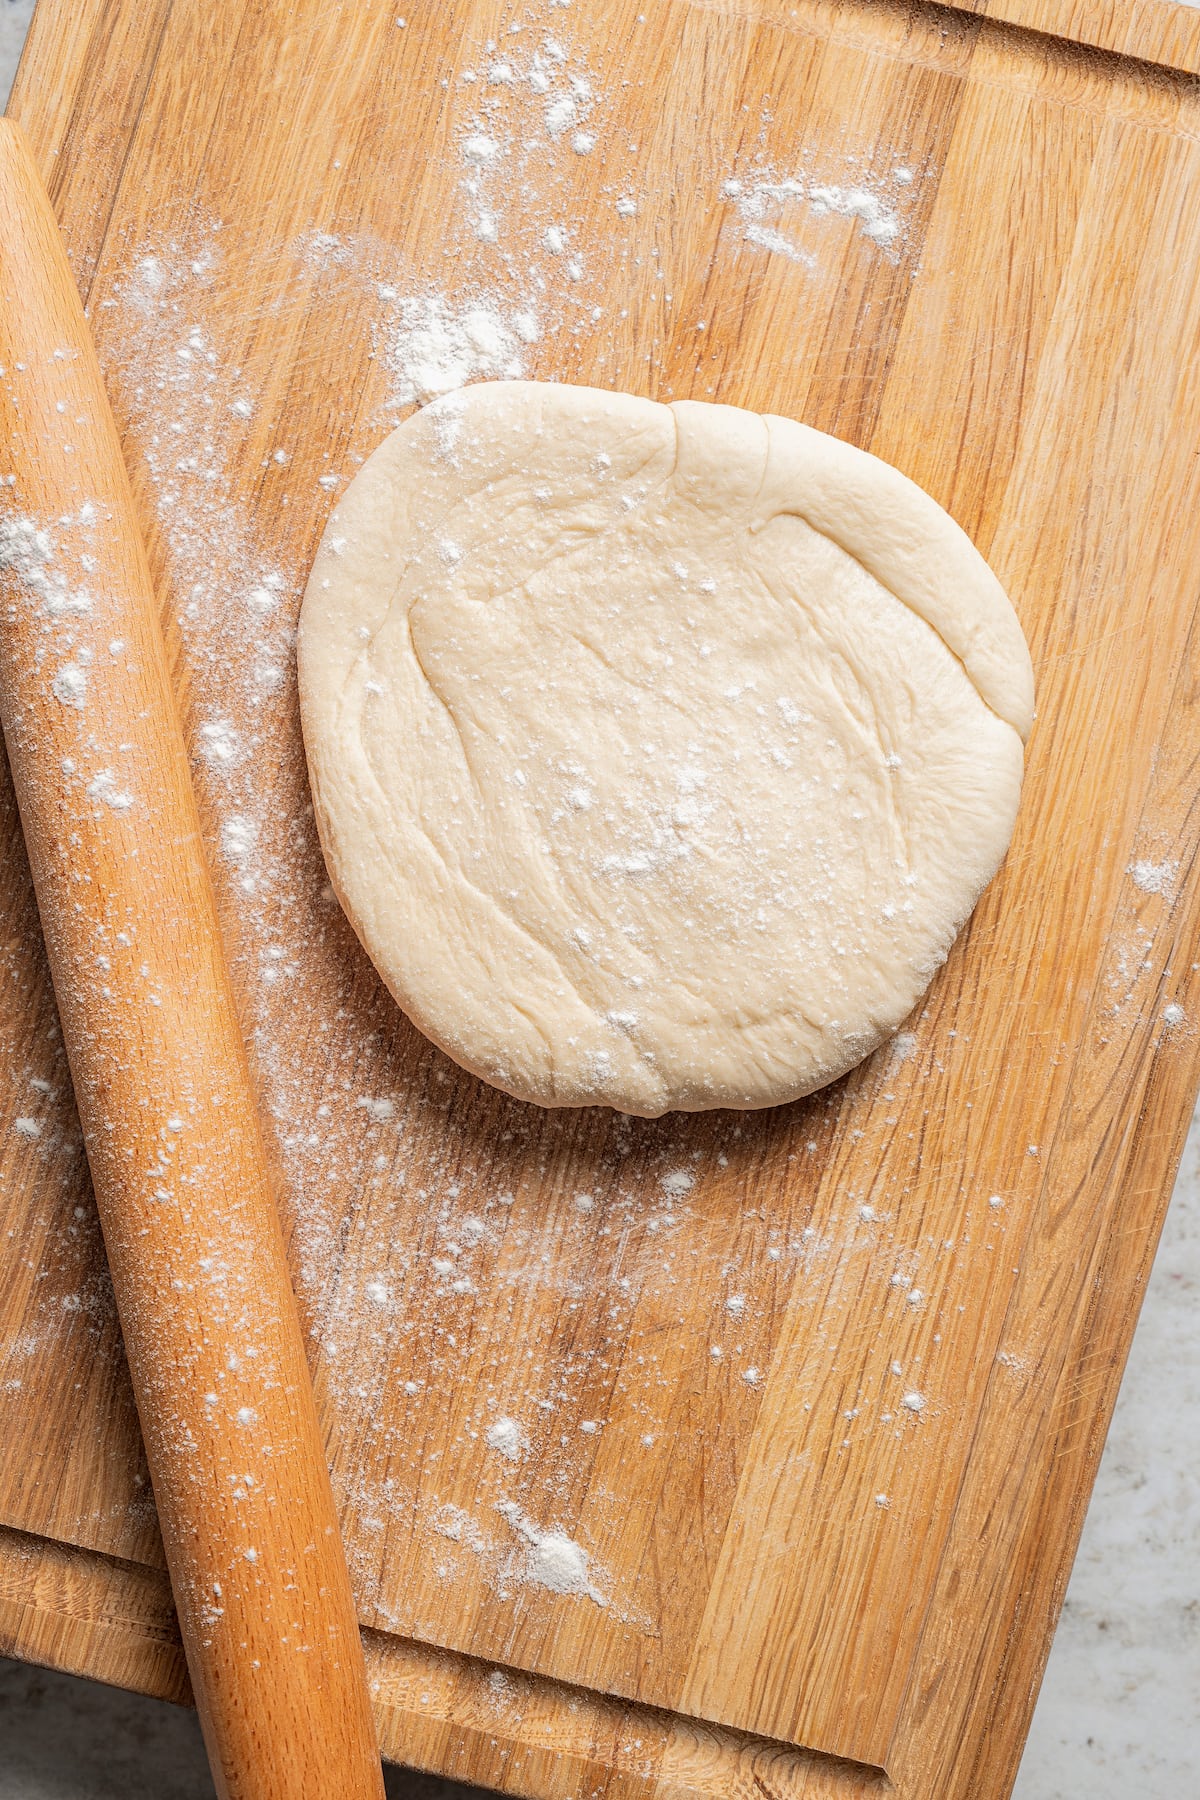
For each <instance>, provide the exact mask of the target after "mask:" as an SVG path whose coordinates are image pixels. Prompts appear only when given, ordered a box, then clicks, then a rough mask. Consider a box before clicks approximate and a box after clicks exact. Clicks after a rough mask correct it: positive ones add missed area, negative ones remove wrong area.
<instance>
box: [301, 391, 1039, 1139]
mask: <svg viewBox="0 0 1200 1800" xmlns="http://www.w3.org/2000/svg"><path fill="white" fill-rule="evenodd" d="M299 658H300V699H301V706H302V713H303V724H304V739H305V745H306V749H307V754H308V762H309V769H310V772H311V776H312V788H313V797H314V801H315V805H316V816H317V823H318V827H319V830H320V834H321V842H322V845H323V846H324V851H325V857H326V861H327V863H328V865H329V872H330V875H331V877H332V879H333V883H334V886H335V888H336V890H337V893H338V895H339V897H340V899H341V901H342V904H343V906H344V907H345V909H346V911H347V913H348V914H349V916H350V919H351V921H352V922H353V924H354V928H355V930H356V931H357V933H358V935H359V937H360V938H361V939H362V942H363V944H364V945H365V947H366V949H367V952H368V954H369V955H370V957H371V959H372V961H373V962H374V963H375V966H376V968H377V969H378V970H379V972H380V974H381V975H382V976H383V979H384V980H385V981H386V982H387V984H388V986H389V988H390V989H391V991H392V993H393V994H394V995H395V997H396V999H397V1000H398V1001H399V1003H400V1005H401V1006H402V1007H403V1008H404V1010H405V1012H406V1013H408V1015H409V1017H410V1018H411V1019H412V1020H413V1021H414V1022H415V1023H416V1024H417V1025H418V1026H419V1027H420V1029H421V1030H422V1031H423V1032H425V1033H426V1034H427V1035H428V1036H429V1037H431V1038H432V1039H433V1040H434V1042H435V1043H437V1044H440V1045H441V1047H442V1048H443V1049H444V1050H445V1051H446V1052H447V1053H448V1054H449V1055H450V1056H452V1057H453V1058H454V1059H455V1061H456V1062H459V1063H461V1064H463V1065H464V1066H465V1067H466V1068H468V1069H472V1070H474V1071H475V1073H476V1074H478V1075H482V1076H483V1077H484V1079H485V1080H487V1081H490V1082H494V1083H495V1084H496V1085H497V1086H499V1087H502V1088H505V1089H507V1090H508V1092H509V1093H511V1094H515V1095H517V1096H518V1098H520V1099H523V1100H532V1101H536V1102H537V1103H538V1104H539V1105H542V1106H582V1105H589V1104H594V1103H602V1104H605V1105H608V1106H613V1107H617V1108H620V1109H621V1110H622V1111H624V1112H632V1113H640V1114H643V1115H646V1116H649V1117H654V1116H656V1115H658V1114H659V1113H662V1112H665V1111H667V1110H668V1109H670V1108H682V1109H686V1110H690V1111H694V1110H699V1109H703V1108H707V1107H715V1106H734V1107H756V1106H772V1105H775V1104H776V1103H778V1102H780V1101H784V1100H790V1099H793V1098H795V1097H796V1096H797V1095H800V1094H806V1093H809V1092H810V1091H811V1090H812V1089H813V1088H817V1087H820V1086H821V1085H822V1084H823V1083H825V1082H828V1081H832V1080H834V1078H835V1077H836V1076H838V1075H840V1074H842V1073H843V1072H844V1071H845V1070H846V1069H848V1068H850V1067H851V1066H852V1064H854V1063H856V1062H858V1061H859V1059H860V1058H861V1057H863V1056H865V1055H866V1054H867V1053H868V1051H870V1050H873V1049H874V1048H875V1046H876V1045H877V1044H879V1043H880V1041H881V1040H882V1039H883V1038H885V1037H886V1036H887V1035H888V1034H889V1033H890V1032H892V1031H894V1030H895V1028H896V1027H897V1026H898V1025H899V1024H900V1022H901V1021H902V1020H903V1019H904V1017H905V1015H906V1014H907V1013H908V1012H909V1011H910V1009H911V1008H912V1006H913V1004H914V1002H915V1001H916V1000H917V999H918V998H919V996H920V995H921V993H922V992H923V991H924V989H925V987H926V986H927V984H928V982H929V980H930V978H931V977H932V975H933V974H934V971H935V970H936V969H937V968H938V966H939V964H940V963H941V962H942V961H943V959H944V958H945V956H946V953H947V951H948V950H949V948H950V945H951V943H952V942H953V940H954V936H955V933H956V932H957V931H958V929H959V927H960V926H961V925H962V923H963V921H964V920H965V919H966V918H967V916H968V914H969V913H970V911H971V908H972V907H973V906H974V904H975V901H976V899H977V898H978V896H979V893H980V891H981V890H982V889H983V887H984V886H985V885H986V884H987V882H988V881H989V880H990V879H991V877H992V875H993V874H994V872H995V870H996V867H997V865H998V864H999V862H1000V859H1001V857H1002V856H1003V854H1004V851H1005V848H1006V846H1007V844H1008V840H1009V836H1010V834H1011V832H1012V826H1013V819H1014V816H1015V814H1016V810H1017V800H1018V796H1019V793H1020V787H1021V775H1022V743H1023V740H1024V738H1025V736H1026V735H1027V733H1028V730H1029V725H1030V721H1031V718H1032V707H1033V677H1032V671H1031V668H1030V662H1029V653H1028V650H1027V649H1026V646H1025V640H1024V638H1023V636H1022V635H1021V629H1020V626H1019V625H1018V623H1017V620H1016V616H1015V614H1014V613H1013V610H1012V607H1011V606H1010V605H1009V602H1008V600H1007V599H1006V598H1005V595H1004V593H1003V590H1002V589H1001V587H1000V585H999V583H998V582H997V580H996V578H995V576H994V575H993V574H992V573H991V571H990V570H989V569H988V567H987V565H986V563H985V562H984V561H983V559H982V558H981V557H980V556H979V554H978V552H977V551H976V550H975V549H974V547H973V546H972V544H971V543H970V541H969V540H968V539H967V538H966V537H965V536H964V535H963V533H962V532H961V531H960V530H959V528H958V526H957V525H955V524H954V522H953V520H951V519H950V518H949V517H948V516H947V514H945V513H944V512H943V511H942V510H941V508H940V507H939V506H937V505H936V503H935V502H934V501H933V500H931V499H930V498H929V496H928V495H927V494H925V493H923V492H922V491H921V489H920V488H918V487H916V486H915V485H914V484H913V483H912V482H911V481H909V480H908V479H907V478H906V477H905V476H903V475H901V474H899V473H898V472H897V471H896V470H895V469H893V468H891V467H890V466H889V465H888V464H886V463H883V462H880V461H878V460H877V459H876V458H875V457H872V456H868V455H867V454H866V453H865V452H863V451H861V450H856V449H854V448H853V447H852V446H850V445H849V444H844V443H842V442H840V441H839V440H837V439H835V438H831V437H827V436H825V435H824V434H823V433H820V432H817V431H813V430H811V429H809V428H808V427H807V426H804V425H799V424H797V423H795V422H794V421H793V420H791V419H780V418H770V417H768V418H763V417H759V416H758V415H757V414H755V413H749V412H743V411H741V410H739V409H737V408H734V407H726V406H709V405H705V404H702V403H700V402H695V401H682V402H678V403H676V404H675V405H672V406H661V405H658V404H655V403H654V402H651V401H649V400H639V399H634V398H632V397H630V396H629V395H626V394H614V393H605V392H600V391H598V390H593V389H590V388H579V387H568V386H563V385H558V384H552V383H539V382H523V381H513V382H492V383H485V384H480V385H478V386H474V387H470V388H467V389H466V390H463V391H460V392H457V393H453V394H450V395H447V396H445V397H443V398H442V399H440V400H438V401H436V402H435V403H434V404H433V405H431V406H428V407H426V408H425V410H424V411H423V412H420V413H417V414H416V415H415V416H414V417H412V418H410V419H409V420H408V421H407V422H406V423H405V424H404V425H402V426H400V428H399V429H398V430H397V431H394V432H393V433H392V435H391V436H390V437H389V438H388V439H387V440H386V441H385V442H384V443H383V444H382V445H380V447H379V449H378V450H376V451H375V453H374V455H372V456H371V457H370V458H369V459H368V461H367V462H366V464H365V465H364V467H363V468H362V470H361V471H360V473H359V474H358V475H357V476H356V477H355V479H354V481H353V482H352V483H351V485H350V487H349V488H348V489H347V491H346V494H345V495H344V497H343V499H342V501H341V503H340V505H339V506H338V508H337V510H336V511H335V513H334V514H333V517H332V519H331V520H330V523H329V526H328V529H327V530H326V532H325V536H324V538H323V539H322V542H321V547H320V550H319V552H318V555H317V560H316V564H315V567H314V569H313V573H312V576H311V578H310V580H309V584H308V590H307V593H306V594H305V598H304V608H303V612H302V615H301V620H300V641H299Z"/></svg>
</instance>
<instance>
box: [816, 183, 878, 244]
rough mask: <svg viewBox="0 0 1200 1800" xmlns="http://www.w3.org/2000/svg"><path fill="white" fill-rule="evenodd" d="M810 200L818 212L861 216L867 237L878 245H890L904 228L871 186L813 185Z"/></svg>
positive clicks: (864, 234) (848, 217) (848, 216)
mask: <svg viewBox="0 0 1200 1800" xmlns="http://www.w3.org/2000/svg"><path fill="white" fill-rule="evenodd" d="M808 202H809V205H810V206H811V207H812V210H813V211H814V212H815V213H818V214H820V213H825V212H832V213H838V214H840V215H841V217H842V218H845V219H858V220H859V221H860V223H861V226H862V234H863V236H864V237H866V238H870V239H871V240H872V242H874V243H876V244H890V243H891V242H892V241H893V239H894V238H895V237H896V235H897V233H898V232H899V230H900V221H899V219H898V218H897V216H896V214H895V213H894V212H893V211H892V209H891V208H890V207H888V206H885V205H884V204H883V202H882V201H881V200H880V198H879V196H878V194H873V193H871V192H870V191H869V190H868V189H867V188H862V187H850V188H846V187H812V188H810V189H809V190H808Z"/></svg>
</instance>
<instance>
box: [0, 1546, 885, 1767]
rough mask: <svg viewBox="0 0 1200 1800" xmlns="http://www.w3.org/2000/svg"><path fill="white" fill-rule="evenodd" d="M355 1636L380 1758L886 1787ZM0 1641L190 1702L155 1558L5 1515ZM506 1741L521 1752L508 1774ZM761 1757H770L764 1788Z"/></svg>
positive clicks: (768, 1748) (520, 1676) (822, 1760)
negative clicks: (27, 1525) (125, 1555)
mask: <svg viewBox="0 0 1200 1800" xmlns="http://www.w3.org/2000/svg"><path fill="white" fill-rule="evenodd" d="M363 1643H364V1648H365V1650H366V1656H367V1669H368V1676H369V1679H370V1684H371V1690H372V1699H373V1704H374V1708H375V1718H376V1724H377V1727H378V1730H379V1738H380V1746H381V1751H382V1754H383V1757H384V1759H385V1761H390V1762H397V1763H403V1764H404V1765H405V1766H407V1767H411V1768H417V1769H421V1770H424V1771H425V1772H427V1773H430V1774H437V1775H443V1776H446V1777H448V1778H451V1779H459V1780H469V1781H471V1782H472V1783H479V1782H491V1783H493V1784H494V1785H496V1786H500V1785H501V1784H503V1785H504V1787H505V1788H506V1789H507V1791H509V1792H516V1793H521V1794H524V1795H526V1796H527V1800H562V1795H563V1794H564V1791H570V1792H573V1793H574V1794H575V1795H577V1796H579V1800H583V1796H584V1795H586V1794H587V1793H589V1792H590V1791H591V1786H592V1784H593V1783H594V1781H595V1778H596V1776H597V1775H599V1774H603V1775H605V1776H606V1777H612V1776H617V1777H619V1778H620V1780H621V1782H622V1785H621V1788H620V1792H621V1796H622V1800H726V1797H727V1796H729V1795H731V1794H735V1795H740V1794H742V1793H750V1792H751V1791H755V1792H759V1793H763V1792H768V1791H769V1792H771V1793H772V1795H773V1796H777V1797H778V1800H854V1796H866V1795H872V1794H878V1793H880V1792H882V1791H884V1790H885V1789H886V1787H887V1782H886V1778H885V1777H884V1775H883V1773H882V1771H880V1770H873V1769H868V1768H865V1767H860V1766H858V1765H855V1764H852V1763H845V1762H842V1761H840V1760H838V1759H837V1758H832V1757H824V1756H820V1755H819V1754H817V1753H815V1752H812V1751H806V1750H798V1749H793V1748H791V1747H790V1746H787V1745H784V1744H778V1743H773V1742H770V1741H767V1740H764V1739H761V1738H754V1737H750V1736H747V1735H745V1734H742V1733H738V1732H733V1731H725V1730H722V1729H721V1728H720V1727H717V1726H711V1725H708V1724H705V1723H703V1722H701V1721H698V1720H690V1719H686V1718H681V1717H678V1716H673V1715H671V1714H668V1713H665V1712H662V1711H660V1710H659V1709H657V1708H655V1707H648V1706H638V1705H635V1704H632V1703H626V1702H622V1701H617V1700H611V1699H608V1698H606V1697H605V1696H603V1695H599V1694H594V1693H591V1692H588V1691H587V1690H584V1689H581V1688H571V1687H569V1686H567V1685H565V1684H563V1683H560V1682H555V1681H551V1680H548V1679H546V1678H544V1677H542V1676H537V1675H527V1674H524V1673H523V1672H520V1671H516V1670H504V1669H500V1668H498V1667H497V1665H495V1664H494V1663H489V1662H483V1661H480V1660H478V1659H476V1658H474V1657H469V1656H463V1655H461V1654H460V1653H458V1652H455V1651H448V1650H437V1649H433V1648H430V1647H428V1646H426V1645H423V1644H417V1643H415V1642H413V1641H412V1640H409V1639H399V1638H391V1637H389V1636H387V1635H386V1634H385V1633H383V1632H379V1631H373V1630H370V1629H364V1631H363ZM0 1654H3V1655H6V1656H11V1657H14V1658H17V1659H18V1660H20V1661H24V1662H30V1663H35V1664H37V1665H39V1666H41V1667H43V1668H48V1669H54V1670H56V1671H58V1672H60V1673H62V1674H67V1675H77V1676H82V1677H85V1678H87V1679H90V1680H93V1681H100V1682H103V1683H105V1684H107V1685H109V1686H113V1687H120V1688H123V1689H125V1690H127V1691H130V1692H133V1693H138V1694H144V1695H146V1696H148V1697H149V1698H151V1699H155V1700H164V1701H167V1702H170V1703H173V1704H175V1705H181V1706H190V1705H191V1704H192V1696H191V1687H190V1683H189V1681H188V1676H187V1668H186V1664H185V1662H184V1657H183V1650H182V1646H181V1644H180V1641H179V1636H178V1628H177V1625H176V1621H175V1611H174V1606H173V1603H172V1599H171V1590H170V1585H169V1582H168V1580H167V1577H166V1573H165V1571H161V1570H157V1569H148V1568H144V1567H142V1566H141V1565H139V1564H135V1563H126V1562H122V1561H120V1560H119V1559H117V1558H115V1557H108V1556H104V1555H102V1554H100V1553H99V1552H98V1551H91V1550H81V1549H77V1548H74V1547H70V1546H67V1545H64V1544H59V1543H56V1542H54V1541H53V1540H51V1539H48V1538H39V1537H34V1536H32V1535H31V1534H29V1533H27V1532H22V1531H17V1530H14V1529H12V1528H11V1527H9V1526H0ZM514 1756H516V1757H517V1759H518V1760H519V1761H522V1762H523V1763H526V1764H530V1765H532V1766H531V1767H530V1768H529V1770H528V1773H527V1774H526V1776H525V1777H524V1778H523V1781H522V1785H521V1786H520V1787H519V1788H516V1787H514V1786H513V1785H512V1781H513V1773H514V1769H513V1757H514ZM468 1763H469V1767H466V1766H465V1765H467V1764H468ZM539 1764H540V1765H541V1767H540V1768H539V1767H538V1765H539ZM760 1768H761V1769H763V1770H766V1769H769V1770H770V1776H771V1786H770V1788H769V1789H768V1788H767V1787H765V1786H763V1785H762V1777H761V1775H756V1770H758V1769H760ZM564 1781H565V1782H566V1783H567V1788H566V1790H564ZM814 1783H815V1785H814Z"/></svg>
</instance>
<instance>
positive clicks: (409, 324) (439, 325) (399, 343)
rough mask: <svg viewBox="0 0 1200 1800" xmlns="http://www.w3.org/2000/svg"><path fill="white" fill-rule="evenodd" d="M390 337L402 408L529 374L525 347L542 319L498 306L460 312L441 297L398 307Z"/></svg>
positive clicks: (479, 305) (534, 339) (483, 305)
mask: <svg viewBox="0 0 1200 1800" xmlns="http://www.w3.org/2000/svg"><path fill="white" fill-rule="evenodd" d="M396 310H397V317H396V319H395V321H394V323H393V324H392V325H391V327H390V330H389V333H388V338H389V341H388V350H387V362H388V366H389V367H390V368H391V370H392V371H393V373H394V375H395V377H396V390H395V397H396V400H397V401H398V402H399V404H400V405H402V406H407V405H410V404H411V403H412V402H413V401H415V400H432V399H434V398H436V397H437V396H438V395H440V394H445V393H448V392H449V391H450V390H451V389H452V388H459V387H462V386H463V384H464V382H467V381H477V380H481V379H484V378H490V377H499V376H503V377H504V378H505V379H506V380H514V379H516V378H518V377H519V376H521V375H523V374H524V372H525V369H524V364H523V363H522V361H521V350H522V347H523V346H524V345H528V344H535V343H536V342H537V340H538V337H539V335H540V327H539V324H538V319H537V314H536V313H534V312H532V311H530V310H529V309H528V308H527V307H524V306H520V307H519V308H518V309H517V310H516V311H515V312H505V311H502V310H501V308H500V306H498V305H497V304H496V303H495V302H492V303H491V304H486V303H482V302H475V303H472V304H470V305H468V306H466V307H465V308H463V309H462V310H458V311H456V310H455V309H454V308H453V307H452V306H451V305H450V304H449V303H448V302H447V301H445V300H443V299H441V298H440V297H439V296H438V295H436V294H426V295H414V296H412V297H411V298H407V299H404V300H401V301H399V303H398V305H397V309H396Z"/></svg>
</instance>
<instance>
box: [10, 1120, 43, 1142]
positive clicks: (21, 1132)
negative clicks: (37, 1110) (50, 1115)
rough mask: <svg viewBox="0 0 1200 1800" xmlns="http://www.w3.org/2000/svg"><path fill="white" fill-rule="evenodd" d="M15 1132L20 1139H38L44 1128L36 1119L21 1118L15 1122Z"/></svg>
mask: <svg viewBox="0 0 1200 1800" xmlns="http://www.w3.org/2000/svg"><path fill="white" fill-rule="evenodd" d="M13 1130H14V1131H15V1132H16V1134H17V1136H18V1137H23V1138H37V1137H41V1135H42V1128H41V1126H40V1125H39V1124H38V1122H37V1120H36V1119H30V1118H27V1117H21V1118H19V1119H14V1120H13Z"/></svg>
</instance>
